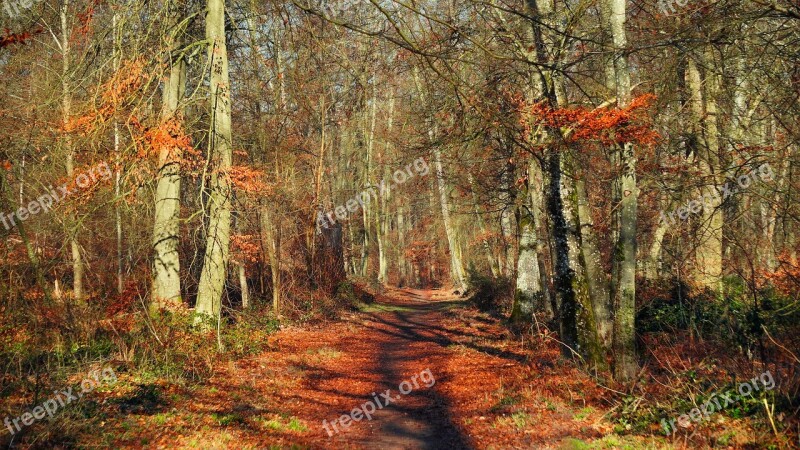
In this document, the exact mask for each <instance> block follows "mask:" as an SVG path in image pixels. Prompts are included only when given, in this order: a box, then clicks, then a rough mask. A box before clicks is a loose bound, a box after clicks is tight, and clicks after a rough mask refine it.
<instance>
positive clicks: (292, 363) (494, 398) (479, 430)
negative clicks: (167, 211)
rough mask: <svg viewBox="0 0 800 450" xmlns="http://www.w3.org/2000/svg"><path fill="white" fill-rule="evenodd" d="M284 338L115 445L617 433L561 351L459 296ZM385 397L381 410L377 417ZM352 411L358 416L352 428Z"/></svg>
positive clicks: (292, 444)
mask: <svg viewBox="0 0 800 450" xmlns="http://www.w3.org/2000/svg"><path fill="white" fill-rule="evenodd" d="M273 339H274V340H272V341H271V342H270V344H271V347H272V350H271V351H268V352H266V353H263V354H261V355H258V356H255V357H252V358H248V359H245V360H239V361H236V362H235V363H230V364H228V365H226V366H225V367H221V368H219V370H217V371H216V372H215V375H214V377H213V378H212V379H211V380H210V381H208V382H205V383H203V384H202V385H201V386H199V387H195V388H192V389H191V390H190V391H186V390H184V391H180V392H171V393H170V394H171V397H172V398H173V400H172V401H171V402H170V405H168V406H166V407H164V408H163V410H164V411H169V412H166V413H164V414H165V415H166V416H167V417H166V418H164V417H156V418H155V419H154V418H153V417H152V416H151V417H140V418H138V420H139V422H140V423H139V424H138V427H140V428H141V429H145V430H147V431H146V433H147V436H146V437H145V439H141V434H139V436H137V440H136V441H120V440H117V441H116V442H115V444H116V446H117V447H120V448H124V447H127V448H131V447H138V446H142V442H144V443H146V445H144V446H146V447H148V448H243V449H247V448H253V449H264V448H270V449H272V448H275V449H277V448H314V449H316V448H320V449H323V448H324V449H328V448H330V449H355V448H359V449H360V448H367V449H473V448H474V449H484V448H520V449H522V448H524V449H529V448H572V447H569V446H567V447H563V444H564V442H570V439H591V438H597V437H600V436H602V435H603V434H605V432H606V431H607V430H608V425H606V424H603V423H602V419H601V416H602V413H603V411H602V410H601V409H600V408H597V405H598V404H600V403H601V398H602V396H603V395H604V394H605V392H603V391H602V390H601V389H599V388H598V387H597V386H596V385H595V384H594V383H592V382H591V380H589V379H588V378H587V377H586V376H585V375H583V374H582V373H581V372H580V371H578V370H576V369H574V368H573V367H571V366H570V365H568V364H566V363H563V362H561V360H560V358H559V356H558V349H557V347H556V346H555V345H544V344H543V345H540V346H538V348H535V350H531V348H530V345H529V346H527V348H525V347H523V346H522V345H521V342H519V339H517V338H513V337H512V336H510V335H509V334H508V332H507V331H506V329H505V328H504V327H503V326H501V325H500V324H499V323H498V321H497V319H495V318H492V317H489V316H487V315H485V314H481V313H479V312H477V311H475V310H474V309H472V308H470V307H468V306H467V305H466V303H465V302H464V301H463V300H461V299H459V298H458V297H457V296H455V295H452V294H451V293H448V292H444V291H414V290H389V291H388V292H387V293H386V294H385V295H381V296H379V297H378V300H377V301H376V302H375V303H374V304H372V305H368V306H366V307H365V308H363V309H362V310H361V311H358V312H353V313H350V314H347V315H346V316H345V317H344V318H343V320H341V321H338V322H334V323H329V324H325V325H324V326H314V327H303V328H299V327H298V328H289V329H284V330H281V331H280V332H278V333H276V334H275V336H274V338H273ZM404 382H406V384H404V385H402V386H401V383H404ZM401 388H403V389H404V390H405V391H407V392H408V391H410V392H408V393H407V394H406V395H404V394H402V393H401V392H400V391H401ZM387 390H390V391H389V392H388V397H391V398H392V401H391V403H390V404H388V405H385V406H383V404H384V403H385V402H386V398H385V397H383V394H386V393H387ZM376 398H377V401H379V402H380V403H381V406H383V407H376V408H375V412H374V413H371V414H370V415H371V420H367V418H366V417H364V415H365V413H366V411H368V410H369V409H370V407H369V406H367V405H366V404H367V403H368V402H373V403H375V402H376ZM593 405H594V406H593ZM356 408H358V409H360V410H361V411H362V414H358V413H354V409H356ZM351 413H354V414H352V417H353V418H356V419H360V420H357V421H355V420H353V421H351V422H350V423H349V424H347V421H348V419H345V423H344V424H343V423H342V417H343V415H349V414H351ZM334 421H336V422H334ZM334 423H335V424H336V427H334V426H333V424H334ZM326 425H327V428H326Z"/></svg>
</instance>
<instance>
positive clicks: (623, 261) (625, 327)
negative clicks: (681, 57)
mask: <svg viewBox="0 0 800 450" xmlns="http://www.w3.org/2000/svg"><path fill="white" fill-rule="evenodd" d="M608 1H609V2H610V6H609V7H608V10H609V12H610V14H609V15H608V16H609V17H608V19H609V29H610V30H611V40H612V47H613V51H614V59H613V64H614V80H615V86H616V94H617V106H618V107H619V108H624V107H626V106H628V104H629V103H630V99H631V78H630V72H629V69H628V57H627V55H626V54H625V51H626V49H627V46H628V38H627V34H626V31H625V22H626V16H627V12H626V0H608ZM615 160H616V162H617V176H616V179H615V181H614V184H615V187H614V191H615V195H614V196H615V197H616V198H615V199H614V200H615V202H614V203H613V207H614V208H615V214H616V220H614V226H615V231H614V235H615V237H616V240H615V242H614V246H613V259H612V265H613V270H612V295H613V297H614V309H615V316H614V357H615V365H614V375H615V377H616V378H617V379H619V380H622V381H627V380H630V379H632V378H634V377H635V376H636V373H637V371H638V362H637V359H636V324H635V320H636V214H637V207H638V197H639V191H638V188H637V187H636V156H635V154H634V148H633V144H631V143H623V144H620V145H618V148H617V149H616V151H615Z"/></svg>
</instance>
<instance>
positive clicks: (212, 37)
mask: <svg viewBox="0 0 800 450" xmlns="http://www.w3.org/2000/svg"><path fill="white" fill-rule="evenodd" d="M207 5H208V12H207V14H206V40H207V41H208V45H209V50H208V57H209V59H210V61H211V64H210V67H211V78H210V82H209V86H210V88H211V104H212V105H213V106H212V111H211V121H212V123H211V127H210V128H211V130H210V133H209V136H210V139H209V141H210V142H209V152H210V153H211V158H210V160H211V167H212V174H211V185H210V191H211V192H210V195H209V203H210V207H209V221H208V233H207V236H206V254H205V258H204V261H203V271H202V274H201V276H200V284H199V286H198V290H197V306H196V308H195V311H196V312H197V317H196V319H195V320H196V323H201V322H202V321H203V318H204V317H208V316H210V317H211V318H212V319H214V320H215V321H217V323H219V320H220V313H221V311H222V293H223V289H224V287H225V279H226V275H227V265H228V251H229V245H230V228H231V195H232V190H231V183H230V178H229V176H230V174H229V171H230V168H231V159H232V143H231V137H232V136H231V91H230V81H229V78H228V54H227V47H226V44H225V2H224V0H208V3H207Z"/></svg>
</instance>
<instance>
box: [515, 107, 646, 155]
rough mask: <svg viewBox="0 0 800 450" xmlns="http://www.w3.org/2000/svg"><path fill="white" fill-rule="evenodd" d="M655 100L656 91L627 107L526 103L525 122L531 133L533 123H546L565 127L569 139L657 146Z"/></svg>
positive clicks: (527, 129) (574, 141)
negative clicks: (652, 113) (653, 117)
mask: <svg viewBox="0 0 800 450" xmlns="http://www.w3.org/2000/svg"><path fill="white" fill-rule="evenodd" d="M654 100H655V96H654V95H652V94H645V95H642V96H639V97H636V98H635V99H633V101H632V102H631V103H630V105H628V106H627V107H625V108H614V109H608V108H597V109H588V108H585V107H578V108H559V109H553V108H551V107H550V106H548V105H547V104H545V103H544V102H539V103H536V104H534V105H532V106H525V105H523V112H526V113H527V114H524V115H523V117H522V120H521V122H522V126H523V127H524V129H525V132H526V133H527V134H529V135H530V134H531V133H532V127H533V126H536V125H538V124H542V125H544V126H546V127H548V128H551V129H558V130H561V131H562V135H563V136H564V137H565V140H566V142H567V143H578V142H587V141H588V142H597V143H601V144H603V145H612V144H623V143H628V142H630V143H634V144H637V145H642V146H653V145H655V144H656V142H657V140H658V139H659V137H660V136H659V135H658V133H656V132H655V131H653V126H652V121H651V120H650V116H649V114H648V108H649V107H650V105H651V104H652V103H653V101H654Z"/></svg>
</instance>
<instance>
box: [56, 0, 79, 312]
mask: <svg viewBox="0 0 800 450" xmlns="http://www.w3.org/2000/svg"><path fill="white" fill-rule="evenodd" d="M69 3H70V2H69V0H64V2H63V3H62V4H61V9H60V18H61V43H60V44H61V58H62V61H61V64H62V65H61V91H62V92H61V94H62V97H61V120H62V126H63V129H64V133H65V134H64V153H65V155H66V164H65V165H66V169H67V177H68V178H69V180H74V177H75V163H74V158H75V154H74V150H73V148H72V138H71V137H70V135H69V132H68V131H67V130H68V124H69V118H70V114H72V92H70V89H71V86H70V74H69V63H70V34H71V33H70V29H69V28H68V21H67V16H68V14H69ZM68 223H69V226H70V227H74V229H70V230H69V248H70V254H71V256H72V292H73V295H74V297H75V301H76V303H77V304H79V305H83V304H84V301H83V300H84V292H83V260H82V257H81V246H80V244H79V243H78V231H79V227H80V225H79V222H78V220H77V218H76V217H75V216H74V215H71V217H70V220H68Z"/></svg>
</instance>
